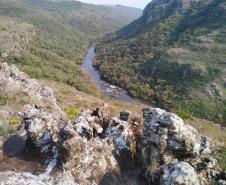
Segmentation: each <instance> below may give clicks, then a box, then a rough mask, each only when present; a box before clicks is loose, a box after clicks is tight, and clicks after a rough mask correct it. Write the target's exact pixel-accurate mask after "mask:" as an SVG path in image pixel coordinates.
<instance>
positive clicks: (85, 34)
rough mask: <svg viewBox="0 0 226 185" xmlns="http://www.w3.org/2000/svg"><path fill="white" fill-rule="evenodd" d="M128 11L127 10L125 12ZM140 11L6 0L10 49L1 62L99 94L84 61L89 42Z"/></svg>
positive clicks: (1, 15) (5, 45)
mask: <svg viewBox="0 0 226 185" xmlns="http://www.w3.org/2000/svg"><path fill="white" fill-rule="evenodd" d="M123 11H124V12H127V14H125V15H119V13H120V12H123ZM130 11H131V12H130ZM140 13H141V11H140V10H139V9H133V8H132V9H130V8H128V7H105V6H95V5H88V4H83V3H80V2H77V1H71V2H69V1H62V2H53V1H48V0H35V1H33V0H19V1H13V0H12V1H11V0H9V1H0V30H1V31H0V44H1V46H0V56H1V54H2V53H3V52H5V51H6V53H7V51H10V52H9V57H8V58H5V57H4V58H1V57H0V62H3V61H4V62H7V63H9V64H16V65H17V66H18V67H19V68H20V69H21V70H22V71H24V72H26V73H27V74H28V75H30V76H31V77H33V78H38V79H50V80H54V81H58V82H63V83H66V84H69V85H71V86H74V87H76V88H77V89H78V90H80V91H83V92H86V93H89V94H94V95H97V94H98V92H97V91H98V90H97V88H96V87H95V86H94V85H93V84H92V82H91V81H90V80H89V78H88V77H87V76H86V75H85V74H84V73H83V72H82V70H81V69H80V67H79V65H80V64H81V62H82V61H83V59H84V56H85V54H86V50H87V48H88V46H89V45H90V43H92V42H93V41H94V40H96V39H98V38H99V37H100V36H102V35H103V34H106V33H108V32H111V31H116V30H117V29H119V28H121V27H122V26H124V25H126V24H127V23H129V22H130V21H132V20H134V19H135V18H136V17H137V16H139V15H140ZM127 15H129V16H128V18H126V16H127ZM25 40H28V41H29V42H28V43H29V44H27V42H26V41H25Z"/></svg>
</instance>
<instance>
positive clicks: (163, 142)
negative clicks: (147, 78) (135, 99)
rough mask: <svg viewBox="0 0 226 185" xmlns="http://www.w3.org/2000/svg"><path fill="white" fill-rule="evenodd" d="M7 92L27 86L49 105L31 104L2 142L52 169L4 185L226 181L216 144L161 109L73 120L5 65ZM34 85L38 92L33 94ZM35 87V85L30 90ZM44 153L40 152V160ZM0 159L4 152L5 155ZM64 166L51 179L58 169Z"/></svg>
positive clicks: (5, 179) (13, 177)
mask: <svg viewBox="0 0 226 185" xmlns="http://www.w3.org/2000/svg"><path fill="white" fill-rule="evenodd" d="M1 70H2V71H3V72H0V77H1V78H0V79H1V81H0V82H1V84H2V85H1V87H3V88H4V90H5V89H7V88H9V87H12V88H15V89H21V91H23V92H25V93H27V94H28V95H29V96H31V97H35V98H38V99H41V100H45V101H47V102H48V104H44V105H38V104H36V105H33V104H28V105H26V106H25V107H24V111H23V112H22V113H19V115H20V118H21V125H20V127H19V130H18V132H17V133H16V134H14V135H12V136H11V137H10V138H8V140H7V141H6V142H5V143H4V144H3V141H4V138H0V151H1V148H2V146H3V148H4V152H5V154H6V155H8V156H17V155H18V154H20V153H22V152H24V151H26V152H27V153H28V154H29V153H30V152H36V154H38V156H39V157H40V159H39V161H40V162H42V163H45V164H46V170H45V171H43V172H42V173H41V174H39V175H32V174H30V173H28V172H26V173H25V172H24V173H22V172H10V171H5V172H0V176H1V179H0V183H3V184H10V185H14V184H21V185H25V184H27V183H28V184H29V183H30V184H32V183H33V184H38V185H39V184H40V185H42V184H50V185H52V184H71V185H74V184H80V185H95V184H101V185H106V184H112V185H116V184H122V185H123V184H135V185H143V184H144V185H146V184H161V185H172V184H175V185H212V184H217V183H218V184H225V183H226V174H225V173H224V172H221V169H220V167H219V166H218V163H217V161H216V160H215V159H214V158H212V157H211V155H210V154H211V152H212V150H213V149H214V145H213V144H212V141H211V140H210V139H209V138H207V137H204V136H201V135H199V134H198V132H197V131H196V130H195V129H194V128H193V127H191V126H189V125H187V124H185V123H184V121H183V120H182V119H181V118H179V117H178V116H177V115H175V114H172V113H169V112H166V111H165V110H162V109H158V108H147V109H144V110H143V119H144V121H143V120H142V118H139V117H133V115H132V113H131V112H130V111H123V112H121V113H120V116H119V118H117V117H113V118H110V113H109V106H108V105H107V104H104V105H103V106H102V107H98V108H96V109H95V110H90V109H84V110H82V111H81V113H80V115H79V116H78V118H76V120H75V121H74V122H73V123H71V122H70V121H68V119H67V116H66V114H65V113H64V112H63V111H62V110H61V109H60V107H59V106H58V105H57V104H56V100H55V98H54V96H53V93H52V90H51V89H48V88H45V87H43V86H41V85H39V84H38V82H37V81H35V80H31V79H30V78H29V77H28V76H27V75H26V74H24V73H22V72H20V71H19V70H18V69H16V68H15V67H8V66H7V65H6V64H3V65H2V67H1ZM33 85H34V88H36V90H35V91H34V90H33ZM28 87H31V88H28ZM36 156H37V155H36ZM0 159H1V153H0ZM55 167H60V169H61V170H58V171H57V172H56V174H55V175H54V177H53V176H51V174H52V170H53V169H54V168H55Z"/></svg>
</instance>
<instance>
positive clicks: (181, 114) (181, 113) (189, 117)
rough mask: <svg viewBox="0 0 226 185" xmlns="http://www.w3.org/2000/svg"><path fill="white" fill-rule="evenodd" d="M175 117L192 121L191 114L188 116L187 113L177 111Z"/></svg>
mask: <svg viewBox="0 0 226 185" xmlns="http://www.w3.org/2000/svg"><path fill="white" fill-rule="evenodd" d="M177 115H178V116H180V117H181V118H182V119H184V120H192V119H193V118H192V116H191V114H189V113H188V112H184V111H178V112H177Z"/></svg>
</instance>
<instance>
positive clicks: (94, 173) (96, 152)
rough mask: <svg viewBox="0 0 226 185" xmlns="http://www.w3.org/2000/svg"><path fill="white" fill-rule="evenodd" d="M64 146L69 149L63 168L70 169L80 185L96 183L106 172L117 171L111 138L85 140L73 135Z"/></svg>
mask: <svg viewBox="0 0 226 185" xmlns="http://www.w3.org/2000/svg"><path fill="white" fill-rule="evenodd" d="M64 146H65V148H66V149H67V151H69V153H68V155H69V156H68V158H67V162H66V164H65V165H64V168H65V169H67V170H70V171H71V172H72V174H73V175H74V176H75V177H76V179H77V181H78V182H79V184H81V185H91V184H93V183H96V184H97V183H98V182H99V181H100V180H101V179H102V178H103V177H104V175H105V174H106V173H108V172H109V173H110V172H114V171H119V169H118V164H117V161H116V159H115V157H114V145H113V143H112V142H111V140H108V139H99V138H92V139H90V140H87V139H86V138H81V137H80V136H79V135H77V136H76V135H74V136H73V137H72V138H71V139H69V140H67V141H66V142H65V143H64Z"/></svg>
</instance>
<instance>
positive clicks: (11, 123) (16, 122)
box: [9, 118, 21, 126]
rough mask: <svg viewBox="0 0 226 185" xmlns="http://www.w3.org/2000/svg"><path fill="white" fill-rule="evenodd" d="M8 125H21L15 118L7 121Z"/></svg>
mask: <svg viewBox="0 0 226 185" xmlns="http://www.w3.org/2000/svg"><path fill="white" fill-rule="evenodd" d="M9 124H10V125H15V126H18V125H20V124H21V122H20V120H19V119H17V118H11V119H9Z"/></svg>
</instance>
